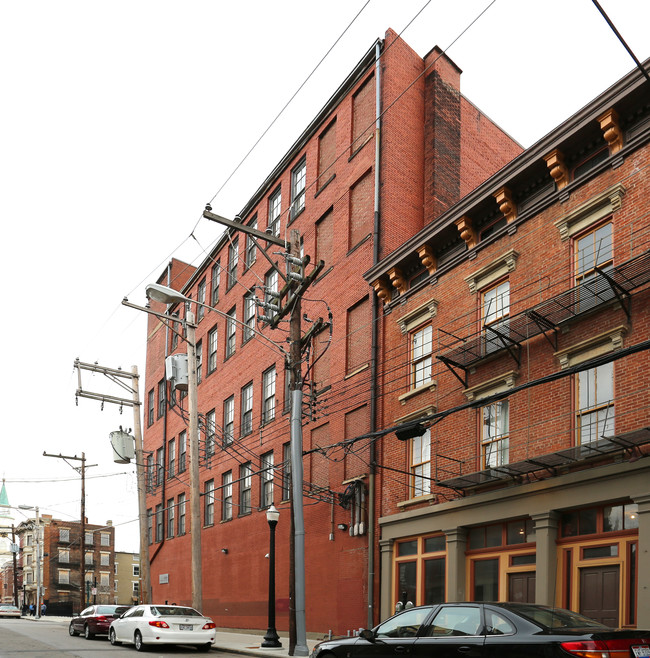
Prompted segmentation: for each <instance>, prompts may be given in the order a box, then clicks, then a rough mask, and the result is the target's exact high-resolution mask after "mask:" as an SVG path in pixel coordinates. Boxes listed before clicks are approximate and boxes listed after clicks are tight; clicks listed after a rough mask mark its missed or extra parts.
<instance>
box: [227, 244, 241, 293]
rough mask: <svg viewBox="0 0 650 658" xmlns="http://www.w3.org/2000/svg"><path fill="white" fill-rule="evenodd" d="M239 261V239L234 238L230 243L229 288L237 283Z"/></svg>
mask: <svg viewBox="0 0 650 658" xmlns="http://www.w3.org/2000/svg"><path fill="white" fill-rule="evenodd" d="M238 261H239V240H238V239H237V238H233V239H232V240H231V242H230V244H229V245H228V290H230V289H231V288H232V287H233V286H234V285H235V283H237V263H238Z"/></svg>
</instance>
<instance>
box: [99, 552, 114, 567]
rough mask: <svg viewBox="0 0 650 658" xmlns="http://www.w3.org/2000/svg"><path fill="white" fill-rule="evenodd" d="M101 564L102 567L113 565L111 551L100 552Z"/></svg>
mask: <svg viewBox="0 0 650 658" xmlns="http://www.w3.org/2000/svg"><path fill="white" fill-rule="evenodd" d="M99 564H100V566H102V567H109V566H110V565H111V554H110V553H100V554H99Z"/></svg>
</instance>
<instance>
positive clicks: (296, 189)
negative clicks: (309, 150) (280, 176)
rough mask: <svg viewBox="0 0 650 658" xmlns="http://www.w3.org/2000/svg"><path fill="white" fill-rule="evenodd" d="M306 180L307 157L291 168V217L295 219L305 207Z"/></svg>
mask: <svg viewBox="0 0 650 658" xmlns="http://www.w3.org/2000/svg"><path fill="white" fill-rule="evenodd" d="M306 182H307V158H306V157H305V156H303V157H302V159H301V160H300V162H299V163H298V164H297V165H296V166H295V167H294V168H293V169H292V170H291V219H292V220H293V219H295V218H296V217H297V216H298V215H299V214H300V213H301V212H302V211H303V210H304V209H305V189H306Z"/></svg>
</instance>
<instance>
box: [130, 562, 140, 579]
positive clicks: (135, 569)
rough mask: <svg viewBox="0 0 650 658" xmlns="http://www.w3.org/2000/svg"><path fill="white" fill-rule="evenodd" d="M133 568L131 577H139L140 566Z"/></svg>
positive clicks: (136, 565)
mask: <svg viewBox="0 0 650 658" xmlns="http://www.w3.org/2000/svg"><path fill="white" fill-rule="evenodd" d="M132 566H133V575H134V576H139V575H140V565H139V564H134V565H132Z"/></svg>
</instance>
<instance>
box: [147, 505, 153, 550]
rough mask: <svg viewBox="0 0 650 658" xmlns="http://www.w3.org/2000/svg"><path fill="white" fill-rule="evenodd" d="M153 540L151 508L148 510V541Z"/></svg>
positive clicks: (149, 542)
mask: <svg viewBox="0 0 650 658" xmlns="http://www.w3.org/2000/svg"><path fill="white" fill-rule="evenodd" d="M152 542H153V512H152V511H151V508H149V509H148V510H147V543H148V544H151V543H152Z"/></svg>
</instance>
